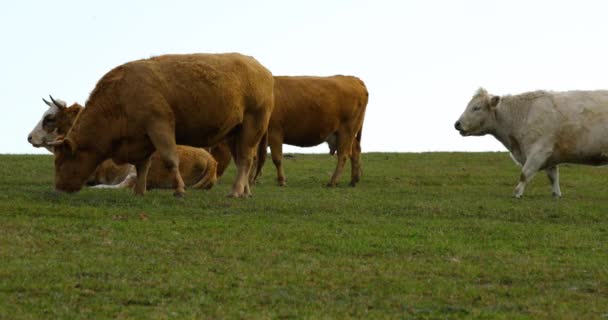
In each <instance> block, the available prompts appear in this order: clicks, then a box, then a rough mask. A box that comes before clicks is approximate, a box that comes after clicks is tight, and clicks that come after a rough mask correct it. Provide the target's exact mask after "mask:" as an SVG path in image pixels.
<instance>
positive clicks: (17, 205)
mask: <svg viewBox="0 0 608 320" xmlns="http://www.w3.org/2000/svg"><path fill="white" fill-rule="evenodd" d="M334 161H335V160H334V159H333V158H331V157H330V156H329V155H295V158H293V159H286V160H285V171H286V174H287V178H288V181H287V182H288V186H287V187H285V188H279V187H277V186H276V185H275V182H274V177H275V172H274V168H273V167H272V163H270V162H269V163H267V166H266V167H265V168H264V169H265V170H264V175H263V177H262V178H261V181H260V184H258V185H257V186H255V187H254V189H253V192H254V197H253V198H250V199H230V198H226V195H227V194H228V192H229V190H230V186H231V183H232V178H233V177H234V171H233V170H234V166H231V169H230V171H229V172H227V174H226V175H225V176H224V177H223V178H222V179H221V180H220V183H219V184H218V185H216V186H215V187H214V188H213V189H212V190H210V191H199V190H188V193H187V195H186V198H184V199H176V198H174V197H173V196H172V191H169V190H152V191H149V192H148V193H147V194H146V196H145V197H135V196H133V195H132V194H131V192H130V191H127V190H106V189H104V190H100V189H84V190H83V191H81V192H79V193H77V194H72V195H67V194H59V193H56V192H54V191H53V187H52V186H53V160H52V157H50V156H25V155H17V156H13V155H3V156H0V164H1V165H0V188H1V190H0V318H1V319H97V318H117V319H133V318H138V319H184V318H185V319H199V318H209V319H221V318H245V319H259V318H262V319H265V318H268V319H270V318H273V319H275V318H279V319H292V318H296V319H299V318H309V319H345V318H368V319H388V318H391V319H394V318H398V319H399V318H404V319H445V318H483V319H526V318H530V319H543V318H544V319H593V318H595V319H602V318H604V319H605V318H608V171H607V169H606V168H593V167H583V166H562V167H561V185H562V191H563V193H564V197H563V198H562V199H553V198H552V197H551V188H550V186H549V183H548V181H547V178H546V176H545V174H544V173H542V174H539V175H537V176H536V178H535V179H534V181H533V182H532V184H530V185H529V186H528V188H527V190H526V194H525V196H524V198H523V199H521V200H517V199H514V198H512V196H511V194H512V191H513V188H514V187H515V184H516V182H517V180H518V178H519V168H518V167H517V166H516V165H515V164H514V163H513V162H512V161H511V159H510V158H509V156H508V155H507V154H506V153H423V154H384V153H371V154H364V155H363V166H364V167H363V170H364V171H363V177H362V181H361V183H360V185H359V186H357V187H356V188H350V187H348V186H347V183H348V179H349V178H350V174H349V170H350V168H347V170H345V172H346V173H347V174H346V175H345V176H344V177H343V179H342V181H341V184H340V186H339V187H338V188H336V189H327V188H325V187H324V185H325V183H326V182H327V181H328V179H329V177H330V174H331V172H332V171H333V168H334V165H335V164H334Z"/></svg>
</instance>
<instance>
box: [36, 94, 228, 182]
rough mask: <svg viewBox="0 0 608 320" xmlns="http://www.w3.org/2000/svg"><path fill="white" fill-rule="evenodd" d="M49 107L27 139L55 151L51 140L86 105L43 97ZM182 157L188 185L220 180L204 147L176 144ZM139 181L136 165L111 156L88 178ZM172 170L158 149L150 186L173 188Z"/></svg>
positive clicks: (68, 125) (93, 179) (180, 157)
mask: <svg viewBox="0 0 608 320" xmlns="http://www.w3.org/2000/svg"><path fill="white" fill-rule="evenodd" d="M43 101H44V103H46V104H47V106H48V107H49V109H48V110H47V111H46V112H45V113H44V114H43V115H42V119H41V120H40V121H39V122H38V124H37V125H36V127H35V128H34V129H33V130H32V132H31V133H30V134H29V136H28V141H29V142H30V143H31V144H32V145H33V146H34V147H37V148H39V147H44V148H46V149H48V150H49V151H51V152H53V147H52V146H50V145H49V144H48V143H49V142H52V141H54V140H56V139H57V137H58V136H61V135H65V134H66V133H67V132H68V130H69V129H70V128H71V127H72V124H73V123H74V120H75V119H76V116H78V114H79V113H80V112H81V111H82V109H83V107H82V106H81V105H79V104H78V103H74V104H72V105H71V106H70V107H67V105H66V103H65V102H64V101H62V100H59V99H53V98H52V97H51V101H52V102H49V101H47V100H45V99H43ZM177 154H178V157H179V159H180V162H179V170H180V173H181V175H182V177H183V179H184V183H185V184H186V186H188V187H189V188H200V189H209V188H211V187H212V186H213V185H214V184H215V182H216V181H217V177H216V169H217V162H216V161H215V159H213V157H212V156H211V155H210V154H209V153H208V152H207V151H205V150H204V149H201V148H194V147H188V146H181V145H178V146H177ZM136 181H137V173H136V171H135V167H134V166H133V165H131V164H122V165H117V164H115V163H114V162H113V161H112V160H111V159H108V160H105V161H103V162H102V163H101V164H100V165H99V166H97V168H96V169H95V171H94V172H93V174H91V176H90V177H89V179H88V180H87V185H90V186H94V187H97V188H132V187H133V186H134V185H135V182H136ZM171 187H172V182H171V177H170V172H169V171H168V170H167V169H165V167H164V165H163V163H162V161H161V160H160V156H159V155H158V153H154V154H152V158H151V164H150V171H149V172H148V179H147V188H149V189H153V188H171Z"/></svg>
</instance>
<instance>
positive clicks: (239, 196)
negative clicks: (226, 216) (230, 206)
mask: <svg viewBox="0 0 608 320" xmlns="http://www.w3.org/2000/svg"><path fill="white" fill-rule="evenodd" d="M249 196H251V195H249ZM227 197H228V198H247V197H248V196H247V194H245V193H237V192H231V193H229V194H228V195H227Z"/></svg>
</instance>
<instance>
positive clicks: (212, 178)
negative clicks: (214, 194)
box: [190, 159, 218, 190]
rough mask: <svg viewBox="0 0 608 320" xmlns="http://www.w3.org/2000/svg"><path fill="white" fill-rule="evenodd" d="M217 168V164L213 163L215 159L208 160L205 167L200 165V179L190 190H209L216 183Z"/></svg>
mask: <svg viewBox="0 0 608 320" xmlns="http://www.w3.org/2000/svg"><path fill="white" fill-rule="evenodd" d="M217 166H218V163H217V161H215V159H209V161H208V162H207V163H206V165H201V167H204V169H203V175H202V177H201V179H200V180H199V181H198V182H197V183H195V184H194V185H193V186H191V187H190V188H192V189H206V190H209V189H211V188H212V187H213V186H214V185H215V183H216V182H217Z"/></svg>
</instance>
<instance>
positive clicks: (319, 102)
mask: <svg viewBox="0 0 608 320" xmlns="http://www.w3.org/2000/svg"><path fill="white" fill-rule="evenodd" d="M274 94H275V108H274V111H273V113H272V117H271V120H270V130H277V129H279V130H282V131H283V135H284V142H285V143H287V144H292V145H299V146H313V145H317V144H320V143H322V142H323V141H324V140H325V139H326V138H327V137H328V136H329V135H330V134H332V133H333V132H335V130H336V129H337V128H338V127H339V125H340V124H341V123H343V122H354V121H356V119H358V118H359V117H362V114H363V113H364V112H365V107H366V105H367V96H368V94H367V89H366V87H365V85H364V84H363V81H361V80H360V79H358V78H356V77H351V76H332V77H311V76H299V77H287V76H276V77H275V92H274ZM361 121H362V119H361Z"/></svg>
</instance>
